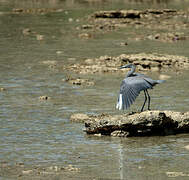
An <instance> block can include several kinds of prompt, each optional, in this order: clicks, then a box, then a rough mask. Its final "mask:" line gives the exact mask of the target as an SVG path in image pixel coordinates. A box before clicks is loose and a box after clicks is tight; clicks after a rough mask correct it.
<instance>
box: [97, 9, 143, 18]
mask: <svg viewBox="0 0 189 180" xmlns="http://www.w3.org/2000/svg"><path fill="white" fill-rule="evenodd" d="M140 13H141V12H140V11H136V10H121V11H98V12H95V13H94V17H95V18H131V19H135V18H140Z"/></svg>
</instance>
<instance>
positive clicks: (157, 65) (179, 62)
mask: <svg viewBox="0 0 189 180" xmlns="http://www.w3.org/2000/svg"><path fill="white" fill-rule="evenodd" d="M128 63H133V64H135V65H137V68H138V70H139V71H145V70H151V71H161V70H165V71H166V70H168V69H169V70H170V69H172V70H179V69H188V68H189V59H188V58H187V57H184V56H174V55H163V54H146V53H140V54H122V55H120V56H118V57H111V56H101V57H99V58H95V59H86V60H85V61H84V62H82V63H76V64H73V65H68V66H64V67H63V68H64V69H66V70H71V71H74V72H76V73H80V74H87V73H89V74H94V73H114V72H125V71H124V70H120V69H119V67H120V66H122V65H125V64H128Z"/></svg>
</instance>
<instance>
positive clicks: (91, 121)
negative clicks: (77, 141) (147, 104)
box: [72, 111, 189, 137]
mask: <svg viewBox="0 0 189 180" xmlns="http://www.w3.org/2000/svg"><path fill="white" fill-rule="evenodd" d="M81 117H82V116H81V114H79V118H80V122H81ZM83 117H84V122H85V128H86V129H85V132H86V133H87V134H95V135H109V136H119V137H131V136H154V135H172V134H178V133H189V112H186V113H181V112H173V111H144V112H140V113H131V114H122V115H108V114H102V115H97V116H95V115H83ZM72 120H75V121H76V120H77V115H75V116H74V118H72Z"/></svg>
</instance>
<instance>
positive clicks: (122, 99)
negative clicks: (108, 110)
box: [116, 64, 164, 112]
mask: <svg viewBox="0 0 189 180" xmlns="http://www.w3.org/2000/svg"><path fill="white" fill-rule="evenodd" d="M123 68H131V70H130V71H129V72H128V73H127V75H126V77H125V79H124V80H123V81H122V83H121V86H120V92H119V96H118V101H117V105H116V109H118V110H124V109H128V108H129V107H130V106H131V104H133V102H134V101H135V99H136V97H137V96H138V95H139V93H140V91H144V96H145V99H144V104H143V106H142V109H141V112H142V111H143V110H144V106H145V103H146V101H147V99H148V110H150V95H149V94H148V91H147V89H153V86H155V85H156V84H160V83H163V82H164V80H153V79H151V78H149V77H147V76H145V75H144V74H140V73H135V69H136V66H135V65H133V64H128V65H124V66H121V67H120V69H123Z"/></svg>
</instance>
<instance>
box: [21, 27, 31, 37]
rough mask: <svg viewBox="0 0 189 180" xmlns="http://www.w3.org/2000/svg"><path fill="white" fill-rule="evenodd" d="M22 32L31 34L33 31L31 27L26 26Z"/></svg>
mask: <svg viewBox="0 0 189 180" xmlns="http://www.w3.org/2000/svg"><path fill="white" fill-rule="evenodd" d="M22 33H23V35H25V36H26V35H29V34H30V33H31V29H29V28H25V29H23V30H22Z"/></svg>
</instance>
